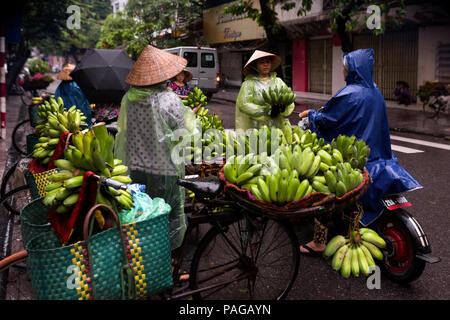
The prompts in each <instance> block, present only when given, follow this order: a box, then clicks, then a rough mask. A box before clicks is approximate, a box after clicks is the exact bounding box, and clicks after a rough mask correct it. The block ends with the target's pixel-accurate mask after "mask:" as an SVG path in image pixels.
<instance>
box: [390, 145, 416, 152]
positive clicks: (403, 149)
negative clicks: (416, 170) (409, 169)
mask: <svg viewBox="0 0 450 320" xmlns="http://www.w3.org/2000/svg"><path fill="white" fill-rule="evenodd" d="M391 149H392V151H398V152H403V153H421V152H424V151H423V150H418V149H413V148H407V147H402V146H397V145H395V144H391Z"/></svg>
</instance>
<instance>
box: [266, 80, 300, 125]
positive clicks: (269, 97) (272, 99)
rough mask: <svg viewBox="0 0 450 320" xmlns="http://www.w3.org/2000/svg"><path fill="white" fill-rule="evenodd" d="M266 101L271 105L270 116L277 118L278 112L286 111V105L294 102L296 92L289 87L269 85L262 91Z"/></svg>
mask: <svg viewBox="0 0 450 320" xmlns="http://www.w3.org/2000/svg"><path fill="white" fill-rule="evenodd" d="M262 96H263V98H264V101H265V102H266V103H267V104H269V105H270V106H271V108H272V109H271V112H270V116H271V117H272V118H275V117H276V116H278V114H280V113H282V112H284V111H285V110H286V107H287V106H289V105H291V104H292V103H294V101H295V98H296V96H295V94H294V92H293V91H292V90H291V89H290V88H289V87H285V86H282V87H275V88H272V87H269V89H268V90H267V91H266V90H263V91H262Z"/></svg>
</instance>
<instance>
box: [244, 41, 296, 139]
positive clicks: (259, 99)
mask: <svg viewBox="0 0 450 320" xmlns="http://www.w3.org/2000/svg"><path fill="white" fill-rule="evenodd" d="M280 63H281V59H280V57H278V56H276V55H274V54H272V53H268V52H264V51H259V50H256V51H255V52H254V53H253V55H252V56H251V57H250V59H249V60H248V62H247V63H246V65H245V66H244V70H243V73H244V75H245V81H244V82H243V83H242V86H241V89H240V91H239V95H238V98H237V100H236V118H235V120H236V123H235V128H236V130H239V129H241V130H243V131H244V132H245V131H247V130H248V129H251V128H255V129H259V128H261V127H262V126H264V125H267V126H268V127H270V126H275V127H278V128H282V127H283V125H285V124H286V123H288V124H290V123H289V119H288V117H289V115H290V114H291V113H292V111H293V110H294V107H295V104H294V103H292V104H291V105H289V106H287V107H286V109H285V110H272V108H271V106H270V105H269V104H267V103H265V101H264V98H263V96H262V91H263V90H266V91H267V90H268V89H269V88H270V87H272V88H275V87H279V88H281V87H286V84H285V83H284V82H283V80H281V79H280V78H278V77H277V74H276V73H275V72H274V70H275V69H276V68H278V66H279V65H280Z"/></svg>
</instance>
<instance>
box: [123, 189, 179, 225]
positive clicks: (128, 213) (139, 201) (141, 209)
mask: <svg viewBox="0 0 450 320" xmlns="http://www.w3.org/2000/svg"><path fill="white" fill-rule="evenodd" d="M132 197H133V202H134V207H133V208H132V209H131V210H124V211H122V212H121V213H120V215H119V218H120V222H121V223H122V224H127V223H134V222H141V221H144V220H147V219H151V218H155V217H157V216H159V215H162V214H167V213H169V212H170V211H171V210H172V208H171V207H170V205H168V204H167V203H166V202H165V201H164V199H161V198H154V199H153V200H152V198H150V196H149V195H148V194H146V193H145V192H134V193H132Z"/></svg>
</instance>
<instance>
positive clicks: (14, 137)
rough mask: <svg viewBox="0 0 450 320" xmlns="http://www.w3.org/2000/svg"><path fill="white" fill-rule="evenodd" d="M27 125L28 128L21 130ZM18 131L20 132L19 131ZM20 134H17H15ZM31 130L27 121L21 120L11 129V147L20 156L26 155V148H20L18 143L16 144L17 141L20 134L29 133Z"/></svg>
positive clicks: (20, 136)
mask: <svg viewBox="0 0 450 320" xmlns="http://www.w3.org/2000/svg"><path fill="white" fill-rule="evenodd" d="M26 124H28V126H27V127H26V128H21V127H22V126H23V125H26ZM19 129H20V131H19ZM18 131H19V132H20V133H21V134H19V135H18V134H17V132H18ZM31 131H32V128H31V123H30V120H29V119H26V120H23V121H21V122H19V123H18V124H17V125H16V126H15V127H14V129H13V132H12V135H11V140H12V141H11V142H12V145H13V147H14V148H15V149H16V150H17V151H18V152H19V153H21V154H23V155H27V150H26V146H22V145H20V142H18V141H17V140H19V139H22V140H23V137H22V134H23V132H31Z"/></svg>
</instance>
